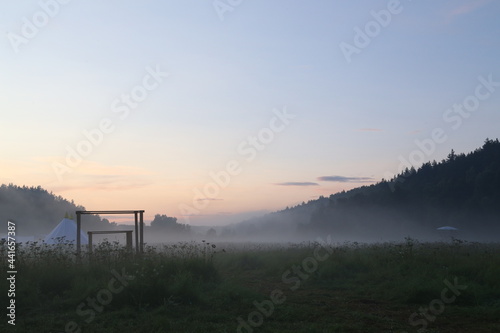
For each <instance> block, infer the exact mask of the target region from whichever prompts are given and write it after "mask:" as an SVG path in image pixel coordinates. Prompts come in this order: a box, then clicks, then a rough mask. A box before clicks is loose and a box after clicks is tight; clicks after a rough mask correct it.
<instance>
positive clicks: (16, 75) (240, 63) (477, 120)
mask: <svg viewBox="0 0 500 333" xmlns="http://www.w3.org/2000/svg"><path fill="white" fill-rule="evenodd" d="M54 1H55V0H46V1H41V2H39V1H15V2H14V1H9V2H6V1H4V2H3V3H2V5H1V6H2V10H1V11H0V24H1V28H2V30H3V31H4V32H5V35H4V38H2V39H0V49H1V52H0V110H1V114H2V122H1V124H2V125H1V131H0V140H2V142H3V145H2V154H1V157H0V167H1V169H2V172H1V176H0V181H1V182H3V183H8V182H12V183H15V184H19V185H22V184H27V185H39V184H40V185H42V186H44V187H46V188H47V189H49V190H53V191H54V192H55V193H56V194H60V195H62V196H64V197H67V198H69V199H75V201H76V202H78V203H80V204H83V205H84V206H86V207H87V208H89V209H108V208H109V209H115V208H120V209H123V208H133V209H136V208H134V207H135V206H139V208H141V209H146V210H147V213H149V216H152V215H154V214H155V213H163V214H167V215H174V216H178V217H180V216H181V215H182V212H181V210H180V209H179V207H180V205H182V204H187V205H191V206H193V198H194V194H193V193H194V192H193V189H195V188H203V186H204V185H206V184H207V183H209V182H210V181H211V179H210V177H209V172H210V171H213V172H217V171H219V170H223V169H224V168H225V166H226V164H227V162H228V161H230V160H233V159H234V160H237V161H239V162H240V163H241V166H242V172H241V173H240V174H238V175H235V176H232V177H231V183H230V185H228V186H227V187H224V188H221V189H220V191H219V193H218V195H217V198H210V199H218V200H210V204H209V205H208V206H207V207H204V208H203V209H199V214H198V215H199V216H192V217H191V219H190V221H191V223H223V222H227V221H230V220H231V216H232V219H233V220H237V219H238V218H239V217H238V216H239V215H238V214H240V213H242V212H251V211H257V210H276V209H280V208H283V207H285V206H287V205H293V204H297V203H300V202H302V201H304V200H305V201H307V200H310V199H312V198H314V197H317V196H319V195H329V194H331V193H335V192H337V191H339V190H342V189H349V188H352V187H356V186H360V185H363V184H364V183H354V182H348V183H338V182H323V181H318V179H317V178H318V177H322V176H344V177H371V178H373V181H378V180H380V179H381V178H382V177H384V175H385V174H386V173H387V172H390V173H394V172H396V171H397V169H398V166H399V156H400V155H401V156H403V157H405V158H408V157H409V156H410V154H411V153H412V152H414V151H415V150H416V149H417V150H418V147H417V146H416V144H415V140H420V141H422V140H426V139H429V138H430V137H431V132H432V130H433V129H434V128H442V129H443V130H444V132H445V134H446V135H447V140H445V142H444V143H440V144H437V145H436V150H435V151H434V152H432V154H427V155H426V156H425V159H426V160H433V159H436V160H440V159H442V158H444V157H445V156H446V155H447V154H448V152H449V151H450V149H451V148H454V149H455V150H456V151H458V152H467V151H470V150H472V149H474V148H477V147H478V146H480V145H481V144H482V142H483V141H484V139H485V138H486V137H490V138H496V137H498V136H499V134H498V132H499V131H498V124H499V123H500V112H499V107H500V87H498V88H497V89H498V90H499V91H495V92H493V93H491V95H490V96H489V97H488V98H487V99H485V100H484V101H481V103H480V105H479V107H478V109H477V110H476V111H475V112H473V113H472V115H471V116H470V117H469V118H467V119H463V124H462V125H461V126H459V128H458V129H456V130H454V129H452V128H451V124H450V123H449V122H448V123H447V122H445V121H444V120H443V114H444V113H445V111H446V110H447V109H448V108H450V107H452V106H453V104H455V103H462V102H463V101H464V99H465V98H466V97H468V96H469V95H473V94H474V92H475V88H476V86H477V85H478V84H480V82H479V81H478V77H479V76H483V77H485V78H487V77H488V75H491V76H492V78H493V80H494V81H500V67H499V66H498V59H500V39H499V38H498V36H499V35H500V34H499V33H500V21H498V17H499V14H500V3H499V2H497V1H493V0H491V1H490V0H453V1H451V0H449V1H430V0H429V1H424V0H421V1H415V0H414V1H408V0H406V1H401V2H400V4H399V6H398V8H400V13H399V14H394V15H392V17H391V21H390V23H389V24H388V25H387V26H386V27H381V28H380V32H379V33H377V34H376V35H375V36H374V37H373V38H371V42H370V44H369V45H368V46H367V47H365V48H362V49H361V50H360V53H359V54H354V55H353V56H352V61H351V62H350V63H348V62H347V61H346V59H345V57H344V55H343V53H342V51H341V48H340V46H339V45H340V44H341V43H342V42H345V43H349V44H353V45H354V41H353V39H354V36H355V32H354V29H355V27H360V28H361V29H364V28H365V25H366V24H367V23H369V22H370V21H373V20H374V18H373V16H372V14H371V11H376V12H379V11H380V10H385V9H386V8H387V7H388V4H389V3H391V1H373V0H372V1H333V0H332V1H326V0H322V1H319V0H318V1H305V0H304V1H299V0H288V1H284V0H281V1H279V0H277V1H263V0H260V1H259V0H253V1H242V2H241V4H240V5H238V6H236V7H235V8H233V11H228V12H226V13H224V20H223V21H221V20H220V18H219V15H218V14H217V12H216V10H215V9H214V6H213V1H210V0H206V1H191V0H182V1H181V0H178V1H142V2H139V1H106V2H99V1H79V0H73V1H70V2H69V3H68V4H64V5H63V4H59V8H58V9H57V10H56V11H55V12H54V15H53V17H51V18H49V20H48V22H42V23H47V24H42V26H41V27H40V28H39V31H38V33H37V34H36V35H35V36H34V37H32V38H31V37H30V38H26V41H27V43H25V44H21V45H18V49H19V50H18V51H19V52H15V51H14V48H13V47H12V43H11V41H10V40H9V36H10V38H11V39H12V36H13V35H12V34H17V35H18V36H22V35H23V33H22V31H23V30H22V29H23V25H25V23H24V21H23V18H26V19H27V20H28V21H30V22H33V16H35V17H38V18H39V19H41V20H43V15H44V14H40V13H43V12H41V11H42V8H41V5H40V3H44V4H53V3H55V2H54ZM221 2H224V3H226V2H227V0H224V1H222V0H221ZM51 8H53V7H51ZM37 15H38V16H37ZM9 33H10V35H9ZM155 67H158V68H160V69H161V70H162V71H164V72H168V73H169V76H168V77H167V78H165V79H164V80H163V81H162V82H161V83H160V84H159V86H158V87H157V88H156V89H154V90H152V91H150V92H149V93H148V96H147V98H146V99H145V100H144V101H143V102H141V103H139V105H138V107H137V108H136V109H133V110H131V112H130V114H129V116H128V117H126V119H123V120H122V119H120V118H119V117H118V114H116V113H114V112H113V111H112V107H111V105H112V102H113V101H114V100H115V99H117V98H120V96H121V95H122V94H130V93H131V91H132V89H134V87H136V86H137V85H140V84H141V82H142V81H143V78H144V76H145V75H147V73H148V72H147V68H155ZM285 107H286V109H287V110H288V112H289V113H290V114H293V115H295V116H296V117H295V118H294V119H293V120H292V121H291V123H290V124H289V126H287V127H286V129H285V130H283V131H282V132H280V133H275V135H274V139H273V140H272V141H271V142H270V143H269V144H267V145H266V148H265V150H263V151H259V152H258V154H257V156H256V158H255V159H254V160H252V161H251V162H247V161H245V160H244V157H242V156H241V154H238V152H237V147H238V145H240V144H241V143H242V142H244V141H245V140H247V137H248V136H249V135H256V134H258V133H259V131H261V130H262V129H263V128H265V127H268V125H269V122H270V121H271V119H272V118H273V116H274V113H273V109H279V110H282V109H283V108H285ZM103 118H109V119H110V120H111V121H112V122H113V125H114V126H115V127H114V130H113V131H112V133H110V134H106V135H105V136H104V138H103V140H102V143H100V144H99V145H96V146H95V147H92V151H91V153H90V154H89V155H88V156H85V157H84V158H83V161H82V162H81V163H80V164H79V165H78V166H77V167H74V168H72V172H71V173H66V174H64V177H62V178H63V179H62V180H61V179H58V178H57V176H56V175H55V173H54V171H53V164H54V163H55V162H61V163H63V162H64V158H65V156H66V154H67V152H66V147H67V146H69V147H73V148H75V147H76V145H77V144H78V143H79V142H80V141H82V140H84V139H85V137H84V136H83V135H82V131H84V130H91V129H93V128H95V127H97V126H98V124H99V122H100V121H101V120H102V119H103ZM289 182H313V183H318V185H317V186H282V185H276V184H282V183H289ZM208 197H209V196H207V198H208ZM124 205H125V206H127V207H122V206H124ZM131 206H134V207H131ZM228 216H229V217H228ZM221 221H223V222H221Z"/></svg>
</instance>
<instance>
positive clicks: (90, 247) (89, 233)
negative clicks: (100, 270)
mask: <svg viewBox="0 0 500 333" xmlns="http://www.w3.org/2000/svg"><path fill="white" fill-rule="evenodd" d="M87 234H88V235H89V253H92V231H89V232H87Z"/></svg>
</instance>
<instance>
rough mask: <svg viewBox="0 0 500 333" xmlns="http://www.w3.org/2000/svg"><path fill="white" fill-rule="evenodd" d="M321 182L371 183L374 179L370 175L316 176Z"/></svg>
mask: <svg viewBox="0 0 500 333" xmlns="http://www.w3.org/2000/svg"><path fill="white" fill-rule="evenodd" d="M318 180H319V181H322V182H337V183H373V182H374V181H375V180H374V179H373V178H372V177H344V176H323V177H318Z"/></svg>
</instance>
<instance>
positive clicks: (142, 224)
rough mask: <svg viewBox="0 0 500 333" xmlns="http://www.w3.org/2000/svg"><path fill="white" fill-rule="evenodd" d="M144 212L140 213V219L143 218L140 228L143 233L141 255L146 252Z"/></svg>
mask: <svg viewBox="0 0 500 333" xmlns="http://www.w3.org/2000/svg"><path fill="white" fill-rule="evenodd" d="M143 214H144V212H142V211H141V212H140V218H141V225H140V228H141V232H140V237H141V253H143V252H144V216H143Z"/></svg>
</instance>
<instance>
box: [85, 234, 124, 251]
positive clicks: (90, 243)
mask: <svg viewBox="0 0 500 333" xmlns="http://www.w3.org/2000/svg"><path fill="white" fill-rule="evenodd" d="M133 231H134V230H110V231H87V235H88V237H89V252H90V253H92V235H107V234H127V235H126V240H127V245H126V246H127V250H129V251H132V232H133Z"/></svg>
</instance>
